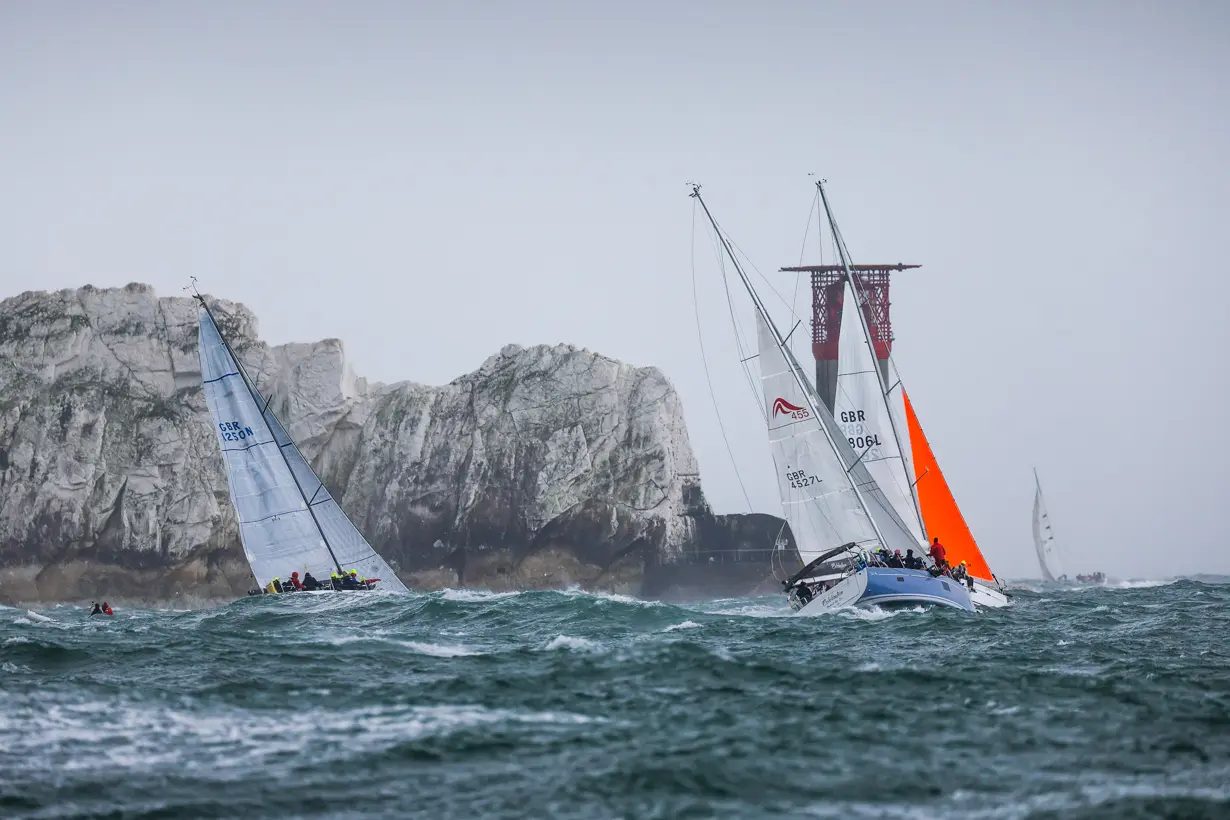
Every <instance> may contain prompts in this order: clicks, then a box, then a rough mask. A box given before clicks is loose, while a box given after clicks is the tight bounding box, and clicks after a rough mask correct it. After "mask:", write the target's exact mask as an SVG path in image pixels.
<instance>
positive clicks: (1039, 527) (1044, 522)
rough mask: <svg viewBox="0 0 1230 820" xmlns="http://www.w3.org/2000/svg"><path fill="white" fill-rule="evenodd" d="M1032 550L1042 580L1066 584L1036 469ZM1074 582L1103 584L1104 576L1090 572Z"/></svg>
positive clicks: (1066, 578)
mask: <svg viewBox="0 0 1230 820" xmlns="http://www.w3.org/2000/svg"><path fill="white" fill-rule="evenodd" d="M1033 525H1034V526H1033V529H1034V549H1035V550H1037V552H1038V567H1039V569H1041V570H1042V580H1043V581H1050V582H1051V583H1066V582H1067V581H1068V576H1067V575H1065V574H1064V571H1063V567H1062V564H1061V563H1060V561H1059V547H1058V545H1057V544H1056V542H1055V533H1054V531H1053V530H1052V529H1051V516H1050V514H1049V513H1048V512H1047V511H1046V499H1045V498H1044V497H1043V496H1042V482H1041V481H1040V480H1039V479H1038V468H1037V467H1035V468H1034V516H1033ZM1076 582H1077V583H1080V584H1104V583H1106V574H1105V573H1102V572H1091V573H1088V574H1084V575H1077V576H1076Z"/></svg>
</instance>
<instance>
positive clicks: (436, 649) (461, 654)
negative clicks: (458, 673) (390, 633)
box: [393, 641, 483, 658]
mask: <svg viewBox="0 0 1230 820" xmlns="http://www.w3.org/2000/svg"><path fill="white" fill-rule="evenodd" d="M393 643H396V644H397V645H399V646H404V647H406V648H407V649H412V650H414V651H415V652H417V653H419V654H420V655H431V656H432V657H433V658H465V657H470V656H472V655H481V654H483V653H482V652H480V651H479V650H477V649H471V648H470V647H468V646H460V645H450V644H436V643H419V642H418V641H393Z"/></svg>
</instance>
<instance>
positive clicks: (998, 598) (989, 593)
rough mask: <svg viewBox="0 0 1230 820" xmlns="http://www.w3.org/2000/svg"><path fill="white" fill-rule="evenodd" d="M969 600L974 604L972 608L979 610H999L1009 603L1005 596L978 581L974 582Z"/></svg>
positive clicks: (983, 582)
mask: <svg viewBox="0 0 1230 820" xmlns="http://www.w3.org/2000/svg"><path fill="white" fill-rule="evenodd" d="M969 599H970V600H971V601H973V602H974V606H976V607H978V608H980V609H999V608H1000V607H1005V606H1008V604H1010V603H1011V601H1009V600H1008V596H1007V595H1005V594H1004V593H1002V592H1000V591H999V590H998V589H996V588H995V587H993V586H991V585H990V584H988V583H987V582H986V581H978V580H975V581H974V588H973V589H972V590H971V591H970V594H969Z"/></svg>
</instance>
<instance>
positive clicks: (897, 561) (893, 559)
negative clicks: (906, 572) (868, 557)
mask: <svg viewBox="0 0 1230 820" xmlns="http://www.w3.org/2000/svg"><path fill="white" fill-rule="evenodd" d="M884 563H886V564H888V566H890V567H892V568H894V569H904V568H905V564H904V563H902V561H901V550H894V551H893V554H892V555H890V556H889V557H888V560H887V561H885V562H884Z"/></svg>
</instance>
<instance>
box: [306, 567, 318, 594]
mask: <svg viewBox="0 0 1230 820" xmlns="http://www.w3.org/2000/svg"><path fill="white" fill-rule="evenodd" d="M303 588H304V589H306V590H307V591H308V592H313V591H315V590H318V589H320V581H317V580H316V579H315V578H313V577H312V573H310V572H305V573H303Z"/></svg>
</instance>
